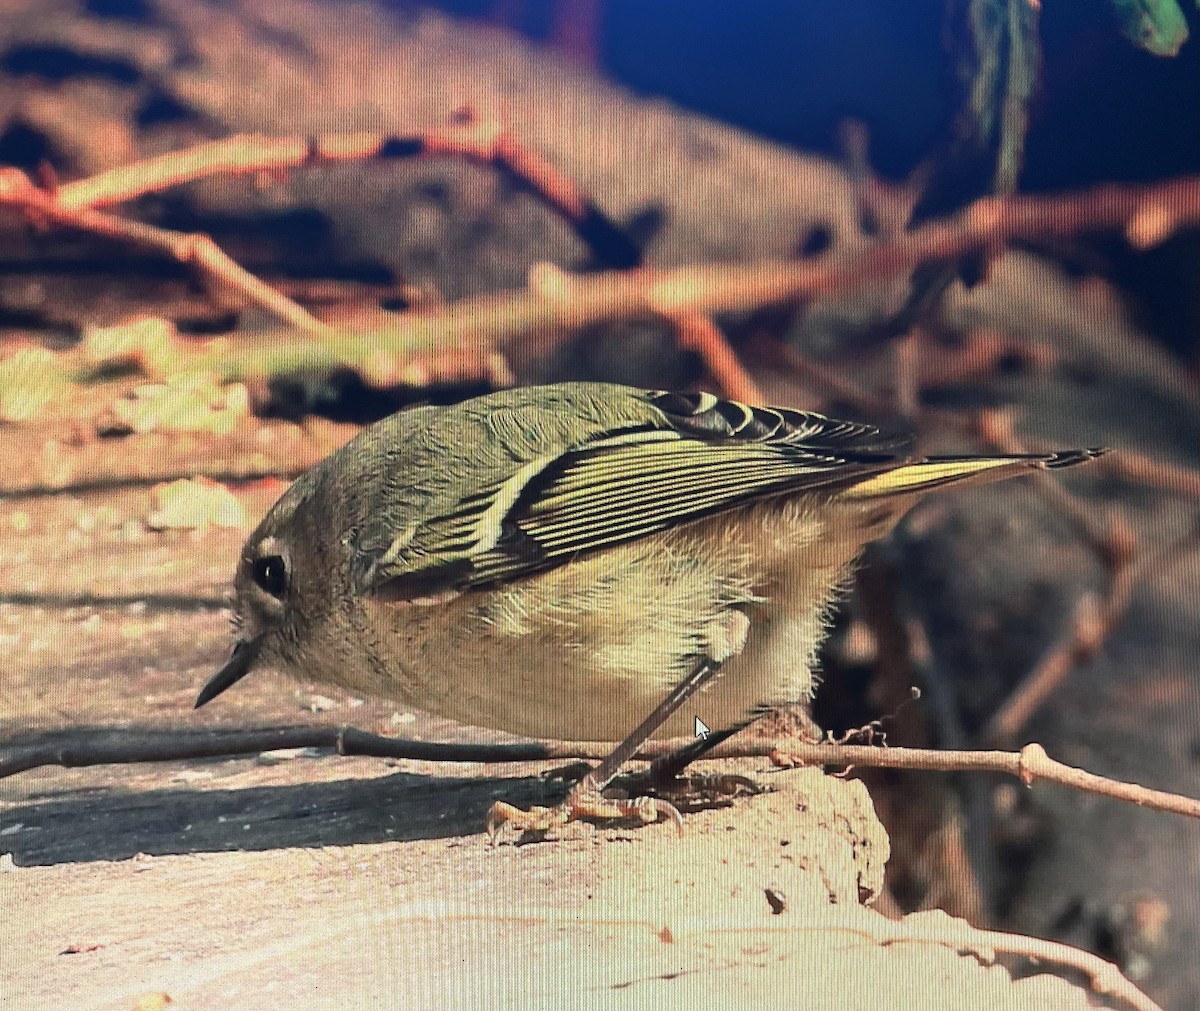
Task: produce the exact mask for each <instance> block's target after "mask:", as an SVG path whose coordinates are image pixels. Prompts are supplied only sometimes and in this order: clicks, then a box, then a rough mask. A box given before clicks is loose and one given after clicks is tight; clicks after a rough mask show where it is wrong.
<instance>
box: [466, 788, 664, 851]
mask: <svg viewBox="0 0 1200 1011" xmlns="http://www.w3.org/2000/svg"><path fill="white" fill-rule="evenodd" d="M580 818H589V819H595V820H598V821H616V820H621V819H625V818H636V819H637V820H638V821H639V822H641V823H642V824H643V825H651V824H653V823H654V822H656V821H659V820H660V819H662V818H666V819H668V820H670V821H673V822H674V823H675V828H676V830H677V831H678V832H679V834H680V835H682V834H683V816H682V815H681V814H680V813H679V809H678V808H676V807H675V805H674V804H671V803H670V802H668V801H665V800H660V799H659V798H657V797H633V798H630V799H612V798H609V797H605V796H603V795H601V794H599V793H596V792H592V791H577V790H572V791H571V792H570V794H568V795H567V799H566V800H564V801H563V802H562V803H561V804H558V805H557V806H555V807H531V808H530V809H529V810H528V811H522V810H521V809H520V808H519V807H514V806H513V805H512V804H506V803H505V802H504V801H502V800H498V801H496V802H495V803H494V804H493V805H492V807H491V810H490V811H488V817H487V833H488V838H489V839H490V840H491V843H492V845H493V846H497V845H499V843H500V838H501V835H502V834H503V833H504V830H505V828H506V827H511V828H514V829H516V830H518V831H519V832H546V831H548V830H550V829H552V828H559V827H561V826H563V825H566V824H567V823H568V822H572V821H578V820H579V819H580Z"/></svg>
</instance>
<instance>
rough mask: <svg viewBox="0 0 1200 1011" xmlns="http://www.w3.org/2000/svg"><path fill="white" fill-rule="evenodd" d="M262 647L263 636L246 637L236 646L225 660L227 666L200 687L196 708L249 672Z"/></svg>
mask: <svg viewBox="0 0 1200 1011" xmlns="http://www.w3.org/2000/svg"><path fill="white" fill-rule="evenodd" d="M261 648H262V640H261V638H257V639H244V640H242V641H241V642H239V643H238V644H237V645H236V646H234V647H233V654H232V655H231V656H230V657H229V659H228V660H227V661H226V662H225V666H224V667H222V668H221V669H220V670H219V671H217V673H216V674H214V675H213V676H212V677H211V678H209V679H208V684H206V685H205V686H204V687H203V688H201V689H200V694H199V695H197V696H196V705H195V706H194V708H196V709H199V708H200V707H201V706H202V705H204V704H205V703H206V702H211V701H212V700H213V699H215V698H216V697H217V696H218V695H220V694H221V692H223V691H224V690H225V689H226V688H232V687H233V686H234V685H235V684H237V683H238V682H239V681H241V680H242V678H244V677H245V676H246V675H247V674H249V673H250V668H251V667H253V666H254V661H255V660H257V659H258V653H259V650H260V649H261Z"/></svg>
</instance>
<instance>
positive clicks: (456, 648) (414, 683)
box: [379, 502, 862, 741]
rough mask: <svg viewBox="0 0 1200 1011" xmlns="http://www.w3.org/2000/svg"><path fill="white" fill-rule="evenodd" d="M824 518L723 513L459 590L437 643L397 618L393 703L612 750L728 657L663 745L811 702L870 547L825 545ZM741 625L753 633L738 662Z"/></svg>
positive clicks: (833, 540)
mask: <svg viewBox="0 0 1200 1011" xmlns="http://www.w3.org/2000/svg"><path fill="white" fill-rule="evenodd" d="M825 519H826V517H825V516H824V515H821V514H820V513H819V512H817V511H815V510H814V508H813V507H812V506H810V505H808V504H806V503H804V502H799V503H790V502H789V503H785V504H783V505H782V506H776V507H760V508H756V509H754V510H747V511H745V512H743V513H740V514H737V515H736V516H732V517H726V516H722V517H714V518H713V519H712V520H709V521H705V523H704V524H697V525H695V526H693V527H692V528H691V529H690V530H687V531H682V532H680V531H675V532H671V533H667V534H662V535H656V536H652V537H649V538H644V539H642V540H639V541H636V542H633V543H631V544H627V545H622V546H619V547H616V548H614V549H611V550H608V551H605V552H603V553H600V554H597V555H594V556H591V557H588V558H583V559H580V560H578V561H576V562H574V563H572V564H571V565H570V566H565V567H561V568H558V569H553V570H550V571H549V572H546V573H543V574H541V575H539V576H536V577H532V578H530V579H526V580H522V581H521V582H520V583H518V584H513V585H511V586H508V587H505V588H502V589H497V590H494V591H487V592H480V593H475V594H470V593H468V594H464V595H463V596H461V597H460V598H458V599H456V600H455V601H454V602H453V603H452V604H450V605H449V607H450V609H451V612H452V613H450V614H447V613H440V614H436V615H435V613H434V612H432V611H431V612H430V614H429V619H428V620H429V622H430V628H431V631H430V633H429V634H426V633H425V632H424V631H422V630H421V628H420V627H419V625H420V622H421V619H420V618H419V617H418V616H417V615H414V614H413V612H412V611H411V610H410V611H408V612H407V614H404V615H401V616H400V617H399V618H397V620H396V621H395V622H394V623H393V624H392V629H393V630H392V632H391V635H392V636H393V639H392V642H391V644H390V647H391V648H390V650H389V653H390V655H392V656H404V657H405V658H406V659H407V662H406V663H405V665H404V666H405V670H404V671H403V672H401V671H396V672H395V673H396V675H397V677H398V680H397V682H396V683H395V684H393V685H392V686H391V688H392V690H391V691H389V692H388V694H394V695H397V696H398V697H404V698H405V699H406V700H407V701H409V702H411V704H413V705H416V706H418V707H420V708H422V709H425V710H427V711H429V712H433V713H436V714H438V715H441V716H445V717H448V718H450V719H453V720H456V721H459V722H462V723H468V724H473V725H476V726H486V727H491V728H494V729H498V730H504V731H508V732H510V733H515V734H521V735H525V736H530V737H537V738H549V739H557V740H592V741H618V740H621V739H623V738H624V737H625V736H626V735H627V734H628V733H629V732H630V731H632V730H633V729H634V728H635V727H636V726H637V725H638V724H639V723H641V721H642V720H644V719H645V718H646V717H647V716H649V715H650V713H651V712H653V711H654V709H655V707H656V706H658V705H659V704H660V703H661V702H662V701H663V699H664V698H665V697H666V695H667V693H668V692H669V691H670V690H671V688H673V687H674V686H675V685H677V684H678V683H679V682H680V681H681V680H682V679H683V678H684V677H686V676H687V675H688V674H689V673H691V671H692V670H693V669H694V667H695V665H696V663H697V662H698V661H699V660H700V659H701V658H702V657H704V656H711V655H716V654H718V653H720V654H721V655H722V656H727V659H726V660H725V662H724V663H723V664H722V665H721V666H720V669H719V671H718V673H717V675H716V676H715V677H714V678H713V679H712V680H710V681H709V682H708V684H707V685H706V686H705V687H704V688H702V689H701V690H700V691H699V692H698V693H697V694H696V695H695V696H693V697H692V698H691V699H689V700H688V701H687V702H686V703H685V704H684V705H683V706H682V707H681V708H680V709H679V710H678V711H677V712H676V713H675V714H674V716H673V717H672V718H671V719H670V720H668V721H667V722H666V723H665V724H664V725H663V726H662V727H661V728H660V729H659V730H658V731H657V732H656V734H655V735H654V736H656V737H684V736H691V735H692V734H693V733H694V730H695V720H696V718H697V717H699V718H700V720H701V721H703V723H704V724H705V725H706V726H708V727H709V728H710V729H712V730H714V731H716V730H721V729H725V728H727V727H731V726H736V725H739V724H741V723H744V722H746V720H747V719H748V718H750V717H751V716H753V715H754V714H755V713H756V712H757V711H759V710H761V709H763V708H765V707H771V706H776V705H781V704H786V703H791V702H797V701H803V700H807V699H808V698H809V697H810V695H811V692H812V685H813V675H812V664H813V658H814V654H815V652H816V645H817V643H818V642H819V640H820V638H821V635H822V633H823V630H824V626H825V623H826V616H827V611H828V607H829V603H830V600H831V599H832V597H833V595H834V593H835V591H836V588H837V587H838V586H839V585H841V583H842V582H843V581H844V579H845V577H846V575H847V574H848V572H849V568H850V564H851V562H852V561H853V558H854V556H855V555H856V554H857V552H858V548H859V546H860V545H861V543H862V537H861V536H859V534H858V531H857V529H856V528H854V527H853V526H847V525H845V524H843V525H842V526H841V527H840V528H839V529H838V533H837V535H833V536H831V535H830V531H829V528H828V526H827V525H826V523H825ZM442 606H446V605H442ZM731 615H736V616H738V617H740V616H742V615H744V616H745V618H746V619H748V626H749V627H748V629H747V631H746V635H745V641H744V643H742V644H741V648H740V650H738V649H736V648H735V649H734V650H733V652H732V655H728V653H729V651H726V653H721V650H720V644H721V639H722V631H721V630H722V627H728V623H729V619H730V616H731ZM379 617H380V622H379V623H380V624H382V625H383V626H384V627H385V628H386V627H387V626H388V624H389V622H388V621H387V620H386V619H384V618H383V616H382V615H381V616H379ZM435 621H436V625H435V624H434V622H435ZM414 622H415V623H414ZM723 623H724V626H723ZM741 624H742V625H743V626H744V625H745V624H746V622H745V621H743V622H741ZM447 628H449V629H450V633H449V635H448V634H447ZM433 630H435V631H436V634H435V631H433Z"/></svg>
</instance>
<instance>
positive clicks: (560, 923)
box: [0, 395, 1119, 1008]
mask: <svg viewBox="0 0 1200 1011" xmlns="http://www.w3.org/2000/svg"><path fill="white" fill-rule="evenodd" d="M98 396H99V395H98ZM73 410H74V411H76V412H78V411H79V410H80V408H79V406H78V405H76V407H75V408H74V409H73ZM75 416H76V417H77V416H78V414H77V413H76V415H75ZM242 429H243V430H242V431H241V432H240V434H235V435H231V436H228V437H221V438H218V439H216V440H215V441H213V440H212V439H211V438H210V437H203V438H202V437H198V436H186V437H179V436H175V437H165V436H161V435H144V436H131V437H128V438H125V439H123V440H119V441H111V442H108V443H101V444H97V443H96V442H94V441H92V440H89V439H83V440H81V439H79V438H77V437H74V436H72V434H71V433H72V432H75V433H76V436H77V434H78V427H77V426H74V423H73V422H72V421H71V420H69V419H68V418H67V417H66V416H64V417H61V418H58V419H53V418H52V419H49V420H48V421H47V422H46V424H45V425H43V426H38V427H37V428H36V431H35V430H33V429H10V430H9V431H8V432H7V433H6V434H5V441H6V446H7V451H6V452H5V453H4V455H3V458H4V460H5V467H6V468H7V473H6V474H5V475H3V476H4V477H5V478H6V480H8V481H9V482H10V486H13V485H16V484H19V483H20V481H21V480H22V479H24V480H25V481H26V483H27V486H28V490H27V492H25V493H23V494H17V495H14V496H12V497H11V498H10V499H9V500H8V501H6V502H5V503H4V505H3V513H2V514H0V557H3V558H4V559H5V562H4V565H3V566H2V567H0V578H2V580H3V584H2V585H0V600H2V603H0V636H2V644H3V649H4V653H5V656H6V663H5V674H4V678H3V681H0V729H2V732H3V735H4V736H5V737H12V736H13V735H14V734H16V733H18V732H20V733H25V732H32V731H34V730H37V729H52V728H63V727H82V728H87V727H101V726H103V727H124V728H146V729H164V728H170V727H177V728H195V727H197V726H211V725H222V726H269V725H279V724H295V723H302V722H306V721H310V722H325V723H335V724H353V725H355V726H358V727H360V728H363V729H367V730H373V731H377V732H386V733H391V734H395V735H401V736H406V737H416V738H432V739H441V740H478V739H480V738H481V737H484V736H490V737H492V738H493V739H494V738H495V735H484V734H483V733H482V732H479V731H475V730H472V729H470V728H464V727H459V726H454V725H452V724H448V723H445V722H444V721H437V720H434V719H431V718H429V717H427V716H425V715H423V714H420V713H410V712H406V711H399V710H397V709H395V708H394V707H393V706H390V705H387V704H385V703H381V702H378V701H374V700H367V699H358V698H353V697H348V696H346V695H339V694H337V693H334V692H330V691H327V690H326V689H324V688H322V689H320V690H314V689H312V688H311V687H310V686H305V685H297V684H292V683H285V682H283V681H282V680H280V679H278V678H276V677H274V676H272V675H267V674H264V675H261V676H256V677H255V678H253V679H248V680H247V681H246V682H244V683H243V684H241V685H239V686H238V688H237V690H236V691H233V692H230V693H228V694H227V695H226V696H225V697H223V698H222V699H221V700H220V701H219V702H218V703H216V704H213V705H211V706H209V707H207V708H206V709H204V710H203V711H200V712H195V711H193V710H192V708H191V706H192V701H193V699H194V697H195V694H196V692H197V690H198V689H199V687H200V685H201V684H202V683H203V682H204V680H205V678H206V677H207V676H208V675H209V674H210V673H211V672H212V671H213V670H215V668H216V667H217V666H218V665H219V664H220V663H221V661H222V660H223V658H224V657H225V655H226V654H227V651H228V648H229V641H230V640H229V633H228V628H227V615H226V612H225V609H224V606H225V602H226V599H227V592H228V587H229V581H230V580H229V577H230V572H231V569H232V564H233V560H234V559H235V558H236V554H237V550H238V548H239V546H240V543H241V540H242V538H243V537H244V536H245V532H246V527H248V526H249V525H252V523H253V522H254V520H255V519H256V517H257V516H258V515H259V514H260V513H261V512H262V511H263V510H265V509H266V508H267V507H268V505H269V504H270V503H271V501H273V499H274V497H275V496H276V495H277V494H278V493H279V490H280V483H279V482H278V481H251V482H248V483H245V484H241V485H238V486H236V487H237V491H236V494H237V498H238V500H239V501H240V502H241V503H242V504H243V505H244V507H245V512H246V517H245V520H244V523H243V524H242V526H239V527H230V528H220V527H215V526H210V527H208V528H207V530H204V531H202V532H189V531H179V530H168V531H158V532H156V531H153V530H149V529H147V528H146V522H145V521H146V517H147V516H148V515H149V514H150V513H151V512H152V511H153V508H154V504H153V488H152V484H153V482H147V481H143V480H139V479H137V477H136V475H138V474H151V475H155V476H163V477H165V476H166V475H167V473H168V472H170V471H171V470H172V469H176V470H177V469H179V468H181V467H182V468H186V467H187V466H188V463H189V460H192V461H195V460H204V461H205V462H206V464H205V465H206V466H207V467H208V469H210V470H220V469H222V467H223V468H224V469H225V470H226V471H228V472H239V471H240V472H242V473H246V472H248V471H250V470H252V469H253V466H252V464H254V461H250V462H249V463H247V459H246V458H245V451H246V446H247V444H256V445H259V446H260V447H261V446H269V447H271V450H270V455H271V456H272V457H274V459H273V460H266V461H264V460H261V459H260V460H258V461H257V466H260V467H261V466H262V465H263V464H264V463H267V464H277V463H278V454H280V453H283V454H285V455H286V456H287V457H288V458H289V459H291V460H293V462H298V463H302V462H303V461H304V460H305V459H306V458H308V457H310V456H313V455H319V453H320V452H321V451H323V449H324V448H327V446H328V445H329V444H330V443H331V442H336V441H337V439H338V438H340V437H342V436H344V434H345V431H346V430H342V429H336V428H334V427H332V426H323V427H322V426H320V425H318V426H316V427H315V428H314V427H312V426H310V427H309V429H307V430H302V429H300V428H298V427H296V426H293V425H290V424H287V423H284V422H277V421H275V422H260V421H251V420H247V421H246V422H245V423H244V425H243V426H242ZM262 433H270V434H269V435H263V434H262ZM206 439H207V440H208V441H207V442H206ZM281 447H282V448H281ZM217 453H219V454H220V456H219V459H218V457H217V456H214V454H217ZM18 454H19V455H18ZM100 454H104V455H105V456H106V457H107V459H108V460H109V461H110V463H112V462H115V461H119V466H120V467H121V468H123V469H124V470H125V471H127V472H128V477H127V478H125V479H123V480H121V481H116V482H108V483H105V482H95V486H94V487H91V486H89V485H88V482H87V480H86V477H87V469H88V468H89V467H91V466H93V465H94V463H95V461H96V460H97V459H99V456H100ZM17 460H23V461H25V463H24V465H23V469H22V468H19V467H17V466H16V464H15V461H17ZM68 481H70V482H73V483H74V484H75V486H76V487H77V489H79V490H76V491H75V492H73V493H72V494H71V495H69V496H66V497H63V496H47V495H42V494H36V493H35V492H36V489H37V487H38V486H39V484H43V483H44V484H47V485H49V484H54V483H64V482H68ZM725 764H726V766H727V767H728V768H729V769H730V770H733V769H736V770H737V771H740V772H744V773H748V774H751V775H754V776H756V777H757V778H758V780H759V781H760V782H762V783H763V784H764V785H766V786H768V787H769V788H770V789H769V792H767V793H764V794H763V795H761V796H759V797H754V798H746V799H742V800H739V801H737V802H736V803H734V804H733V805H732V806H730V807H726V808H722V809H715V810H707V811H701V812H697V813H693V814H689V816H688V817H687V822H686V832H685V833H684V835H683V837H682V838H679V837H677V836H676V833H675V832H674V830H673V829H672V828H671V827H670V826H669V825H666V824H660V825H656V826H651V827H645V828H637V829H632V828H627V827H616V828H603V829H598V828H594V827H592V826H589V825H577V826H571V827H570V828H568V829H567V830H564V832H563V833H561V836H560V837H559V838H556V839H552V840H547V841H543V842H538V843H535V844H528V845H502V846H499V847H495V848H494V847H491V846H489V845H488V843H487V840H486V837H485V836H484V834H483V832H482V828H483V824H484V818H485V814H486V811H487V809H488V807H489V805H490V804H491V802H492V801H493V800H494V799H495V798H498V797H502V798H505V799H507V800H509V801H512V802H515V803H523V804H528V803H531V802H537V801H545V800H548V799H551V797H552V796H553V794H554V791H556V790H560V789H561V786H560V785H555V784H552V783H548V782H547V781H546V780H544V779H541V778H539V776H538V773H539V772H542V771H545V767H544V766H533V765H528V766H510V767H495V768H482V767H479V766H474V765H468V764H455V765H452V766H446V765H434V764H432V763H420V762H411V761H381V760H375V759H364V758H357V759H351V758H338V757H334V756H331V755H314V754H308V753H301V754H298V755H295V754H293V755H287V756H280V755H264V756H258V757H250V758H241V759H227V760H226V759H216V760H190V761H177V762H169V763H162V764H157V765H120V766H102V767H94V768H85V769H72V770H67V769H61V768H41V769H37V770H34V771H29V772H25V773H21V774H18V775H16V776H14V777H12V778H9V779H6V780H4V781H0V854H4V856H2V857H0V861H2V864H0V895H2V896H3V907H4V911H5V916H4V926H3V928H0V931H2V933H3V946H2V948H0V951H2V952H3V957H2V958H0V1007H5V1008H26V1007H93V1008H108V1007H113V1008H132V1007H154V1006H163V1005H164V1002H165V1001H166V999H167V997H169V998H170V1000H171V1001H172V1002H173V1003H172V1006H178V1007H187V1008H205V1007H230V1006H233V1007H238V1006H254V1005H258V1006H263V1005H269V1006H286V1007H314V1008H315V1007H327V1006H329V1005H330V1004H331V1003H333V1002H335V1001H336V1002H337V1003H338V1004H339V1005H341V1006H343V1007H347V1008H353V1007H367V1006H378V1005H380V1004H391V1005H395V1006H405V1005H406V1006H414V1007H433V1006H444V1007H479V1006H486V1007H540V1006H545V1007H552V1006H555V1007H557V1006H567V1005H569V1004H572V1003H579V1002H581V1001H583V1000H586V1001H587V1003H588V1004H589V1006H593V1007H598V1008H600V1007H603V1008H609V1007H611V1008H624V1007H642V1006H647V1005H649V1004H650V1003H652V1002H653V1003H655V1004H656V1005H660V1004H663V1003H665V1004H667V1005H669V1006H680V1007H682V1006H702V1005H703V1006H712V1005H716V1004H723V1003H729V1004H731V1005H732V1004H734V1003H736V1005H737V1006H739V1007H782V1006H787V1007H844V1008H858V1007H861V1008H870V1007H891V1008H896V1007H947V1008H949V1007H956V1006H964V1005H966V1004H968V1003H970V1004H972V1005H974V1006H979V1007H1005V1008H1007V1007H1012V1008H1017V1007H1035V1006H1036V1007H1048V1006H1053V1007H1056V1008H1071V1007H1084V1006H1094V1005H1090V1004H1089V1003H1088V1000H1087V998H1086V996H1085V993H1084V991H1083V990H1081V989H1080V988H1078V987H1077V986H1074V985H1072V984H1069V983H1067V982H1065V981H1064V980H1062V979H1058V978H1056V977H1052V976H1047V975H1042V976H1034V977H1032V978H1029V979H1026V980H1024V981H1022V982H1019V983H1016V984H1014V983H1013V981H1012V977H1011V976H1010V975H1009V973H1008V971H1007V970H1005V969H1003V968H1001V967H998V966H993V967H987V966H986V965H985V959H986V956H981V955H980V954H978V953H972V952H971V951H970V950H969V946H964V950H963V951H962V952H961V953H960V952H959V951H958V950H955V948H954V946H951V947H946V946H942V945H935V944H929V943H922V942H920V941H919V940H914V941H913V942H912V943H907V944H895V943H893V944H885V943H883V942H882V941H881V940H880V937H879V936H878V935H877V932H878V931H880V930H883V931H887V930H890V929H891V928H892V924H890V923H889V921H887V920H886V919H885V918H884V917H883V916H882V915H881V914H879V913H877V912H875V911H873V910H870V909H868V908H866V907H864V906H862V905H860V901H859V900H860V896H868V895H872V894H874V893H875V892H877V891H878V889H879V887H880V883H881V875H882V868H883V863H884V861H885V860H886V856H887V839H886V836H885V835H884V834H883V831H882V828H881V827H880V826H879V824H878V822H877V821H876V820H875V817H874V813H873V811H872V809H871V807H870V803H869V799H868V797H867V795H866V791H865V790H864V789H863V788H862V785H861V784H859V783H853V782H847V781H843V780H840V779H836V778H833V777H826V776H824V775H822V774H821V773H819V772H817V771H814V770H799V771H789V772H781V771H778V770H772V769H770V768H769V767H766V766H765V765H764V764H762V763H755V762H753V761H749V760H741V761H740V762H729V763H725ZM768 893H769V894H768ZM781 905H782V907H783V908H782V910H781V911H779V912H776V910H777V909H779V907H780V906H781ZM934 915H935V914H925V917H926V919H925V920H922V918H921V917H920V916H918V917H916V918H910V924H913V925H917V926H918V927H919V925H920V924H921V923H924V922H928V917H930V916H934ZM936 915H940V914H936ZM939 922H940V921H939ZM1118 1006H1119V1005H1118Z"/></svg>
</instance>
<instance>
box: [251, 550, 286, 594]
mask: <svg viewBox="0 0 1200 1011" xmlns="http://www.w3.org/2000/svg"><path fill="white" fill-rule="evenodd" d="M253 572H254V581H255V582H256V583H257V584H258V585H259V586H260V587H261V588H262V589H264V590H266V591H267V593H269V594H270V595H271V596H272V597H275V598H276V599H277V600H282V599H283V595H284V594H285V593H286V592H287V582H288V580H287V565H286V564H284V561H283V558H282V557H281V556H280V555H265V556H263V557H262V558H256V559H255V560H254V569H253Z"/></svg>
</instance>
